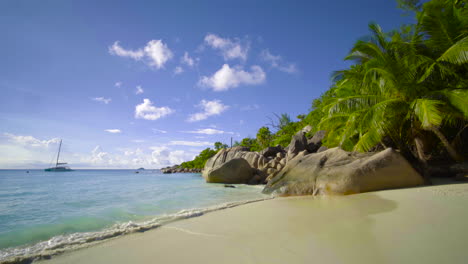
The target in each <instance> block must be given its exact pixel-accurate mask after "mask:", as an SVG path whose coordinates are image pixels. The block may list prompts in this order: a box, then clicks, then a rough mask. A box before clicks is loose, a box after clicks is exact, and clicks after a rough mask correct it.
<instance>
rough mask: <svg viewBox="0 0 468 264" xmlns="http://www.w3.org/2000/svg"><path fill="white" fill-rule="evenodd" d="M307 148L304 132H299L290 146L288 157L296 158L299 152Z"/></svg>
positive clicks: (292, 139)
mask: <svg viewBox="0 0 468 264" xmlns="http://www.w3.org/2000/svg"><path fill="white" fill-rule="evenodd" d="M306 147H307V138H306V137H305V135H304V132H302V131H299V132H297V133H296V134H295V135H294V136H293V137H292V138H291V143H289V146H288V155H287V156H288V157H293V156H296V155H297V154H298V153H299V152H301V151H303V150H305V149H306Z"/></svg>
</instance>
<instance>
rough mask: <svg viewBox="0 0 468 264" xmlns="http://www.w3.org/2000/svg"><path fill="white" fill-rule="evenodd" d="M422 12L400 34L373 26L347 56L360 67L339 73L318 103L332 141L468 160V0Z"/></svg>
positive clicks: (440, 1)
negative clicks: (463, 142) (466, 155)
mask: <svg viewBox="0 0 468 264" xmlns="http://www.w3.org/2000/svg"><path fill="white" fill-rule="evenodd" d="M413 2H414V1H413ZM415 14H416V18H417V23H416V24H415V25H406V26H403V27H401V28H400V29H399V30H395V31H392V32H384V31H383V30H382V28H380V26H378V25H377V24H370V25H369V29H370V32H371V35H370V36H369V37H368V39H367V40H360V41H358V42H357V43H356V44H355V45H354V47H353V49H352V50H351V52H350V54H349V55H348V56H347V57H346V59H347V60H351V61H353V62H354V64H353V65H352V66H351V67H350V68H349V69H346V70H342V71H338V72H336V73H335V74H334V85H333V86H332V87H331V88H330V89H329V90H328V91H327V92H326V93H325V94H323V95H322V97H321V98H320V99H319V100H317V101H315V102H314V107H315V110H314V111H313V113H311V114H312V115H314V116H315V117H316V116H317V113H320V118H318V119H317V124H316V127H317V130H318V129H323V130H327V131H328V134H327V137H326V139H325V144H326V145H328V146H340V147H341V148H343V149H345V150H349V151H369V150H372V149H375V148H386V147H394V148H397V149H399V150H400V151H402V152H406V153H410V154H412V155H413V156H414V157H416V158H418V159H419V160H420V161H421V162H423V163H425V162H426V161H427V160H428V158H429V157H428V156H429V155H431V153H435V152H437V151H438V152H439V153H441V151H442V152H443V153H447V154H448V155H449V156H450V157H451V158H452V159H454V160H456V161H460V160H462V159H463V153H462V151H460V147H458V148H457V142H459V141H460V135H462V134H463V133H465V132H464V130H465V129H467V130H468V128H467V127H468V125H467V124H468V122H467V120H468V1H459V0H458V1H457V0H432V1H429V2H426V3H424V4H423V5H420V7H419V10H415ZM311 114H309V116H311Z"/></svg>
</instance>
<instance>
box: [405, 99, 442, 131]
mask: <svg viewBox="0 0 468 264" xmlns="http://www.w3.org/2000/svg"><path fill="white" fill-rule="evenodd" d="M442 105H443V102H442V101H440V100H432V99H426V98H423V99H416V100H415V101H414V102H413V103H412V104H411V106H412V108H413V111H414V113H415V115H416V117H417V118H418V119H419V121H420V122H421V127H422V128H423V129H429V128H431V127H433V126H439V125H440V124H441V123H442V120H443V117H442V113H441V111H440V110H439V107H441V106H442Z"/></svg>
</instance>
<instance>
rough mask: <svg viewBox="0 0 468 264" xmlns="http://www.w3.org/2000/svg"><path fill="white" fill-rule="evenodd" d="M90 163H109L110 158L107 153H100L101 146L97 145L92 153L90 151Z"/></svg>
mask: <svg viewBox="0 0 468 264" xmlns="http://www.w3.org/2000/svg"><path fill="white" fill-rule="evenodd" d="M90 161H91V163H94V164H96V163H109V161H110V157H109V153H107V152H104V151H102V148H101V146H99V145H97V146H96V147H95V148H94V149H93V150H92V151H91V159H90Z"/></svg>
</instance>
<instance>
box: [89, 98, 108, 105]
mask: <svg viewBox="0 0 468 264" xmlns="http://www.w3.org/2000/svg"><path fill="white" fill-rule="evenodd" d="M91 100H93V101H96V102H100V103H104V104H109V103H110V102H111V101H112V99H111V98H104V97H94V98H91Z"/></svg>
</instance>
